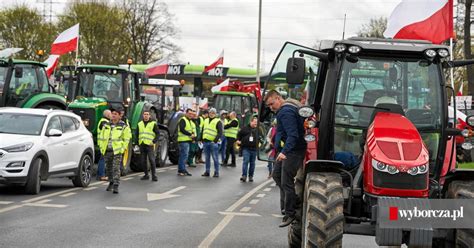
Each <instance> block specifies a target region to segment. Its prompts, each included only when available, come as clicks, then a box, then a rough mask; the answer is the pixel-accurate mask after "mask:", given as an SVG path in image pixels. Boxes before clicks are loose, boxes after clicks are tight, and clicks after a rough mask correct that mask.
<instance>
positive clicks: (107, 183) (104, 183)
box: [101, 182, 109, 186]
mask: <svg viewBox="0 0 474 248" xmlns="http://www.w3.org/2000/svg"><path fill="white" fill-rule="evenodd" d="M101 185H104V186H105V185H109V182H103V183H102V184H101Z"/></svg>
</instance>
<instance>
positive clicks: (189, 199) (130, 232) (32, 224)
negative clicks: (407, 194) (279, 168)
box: [0, 159, 377, 247]
mask: <svg viewBox="0 0 474 248" xmlns="http://www.w3.org/2000/svg"><path fill="white" fill-rule="evenodd" d="M240 161H241V160H240V159H239V160H238V164H240V163H241V162H240ZM189 171H190V172H191V173H192V174H193V176H192V177H179V176H177V175H176V166H170V167H165V168H159V169H158V178H159V181H158V182H152V181H141V180H140V177H141V176H142V173H133V174H130V175H128V176H126V177H123V178H122V181H121V185H120V194H118V195H114V194H112V193H111V192H106V191H105V188H106V184H107V183H104V182H96V181H94V182H93V183H91V185H90V186H89V187H88V188H74V187H73V186H72V183H71V181H70V180H67V179H52V180H49V181H47V182H43V184H42V188H41V193H40V194H39V195H36V196H31V195H25V194H24V193H23V190H22V188H18V187H11V186H5V185H0V247H287V233H286V232H287V229H286V228H278V224H279V222H280V221H281V216H280V215H279V206H278V202H279V200H278V197H279V193H278V189H277V187H276V186H275V184H274V182H273V181H272V180H268V179H267V168H266V164H265V163H263V162H258V163H257V169H256V176H255V181H254V182H253V183H249V182H247V183H241V182H240V181H239V177H240V173H241V167H240V166H238V167H237V168H222V169H221V173H220V175H221V176H220V177H219V178H212V177H211V178H203V177H201V174H202V172H203V171H204V169H203V165H198V167H197V168H190V169H189ZM343 243H344V247H377V246H376V244H375V241H374V238H373V237H364V236H355V235H345V236H344V240H343Z"/></svg>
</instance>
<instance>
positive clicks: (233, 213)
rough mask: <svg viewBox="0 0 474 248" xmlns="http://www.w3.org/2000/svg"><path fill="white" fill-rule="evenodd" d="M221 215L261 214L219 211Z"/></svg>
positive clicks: (256, 215)
mask: <svg viewBox="0 0 474 248" xmlns="http://www.w3.org/2000/svg"><path fill="white" fill-rule="evenodd" d="M219 214H222V215H232V216H255V217H260V216H261V215H259V214H256V213H240V212H219Z"/></svg>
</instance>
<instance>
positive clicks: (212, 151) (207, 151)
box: [204, 141, 219, 174]
mask: <svg viewBox="0 0 474 248" xmlns="http://www.w3.org/2000/svg"><path fill="white" fill-rule="evenodd" d="M204 155H205V157H206V172H207V173H210V171H211V156H212V160H214V173H216V174H219V145H218V144H216V143H214V142H208V141H206V142H204Z"/></svg>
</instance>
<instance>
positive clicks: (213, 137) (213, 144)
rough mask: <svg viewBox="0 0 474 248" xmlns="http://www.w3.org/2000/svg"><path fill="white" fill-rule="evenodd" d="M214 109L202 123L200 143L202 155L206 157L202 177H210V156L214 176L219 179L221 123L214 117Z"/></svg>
mask: <svg viewBox="0 0 474 248" xmlns="http://www.w3.org/2000/svg"><path fill="white" fill-rule="evenodd" d="M216 112H217V111H216V109H215V108H211V109H210V110H209V118H208V119H206V120H205V121H204V128H203V133H202V141H203V142H204V154H205V156H206V171H205V172H204V174H202V176H203V177H208V176H210V170H211V156H212V160H214V175H213V177H219V155H218V153H219V144H218V143H219V141H220V138H221V136H222V130H223V128H222V122H221V120H220V119H219V118H218V117H216V114H217V113H216Z"/></svg>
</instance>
